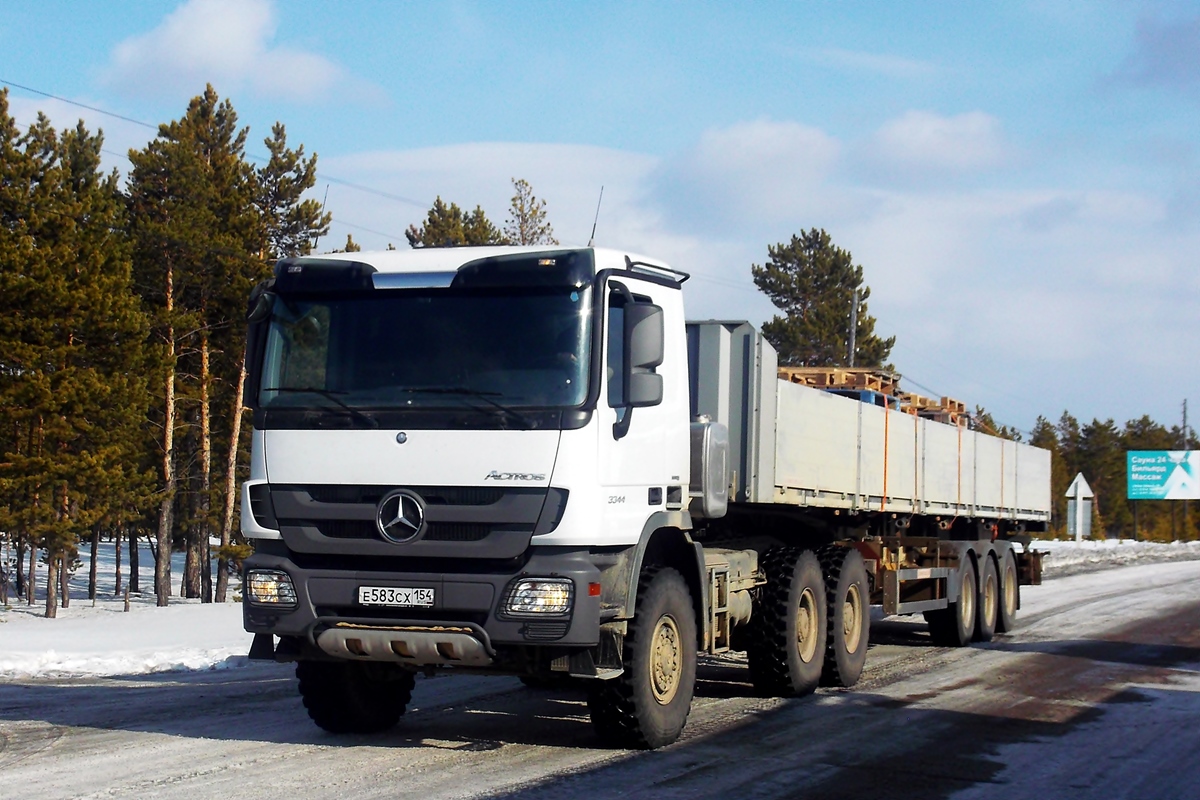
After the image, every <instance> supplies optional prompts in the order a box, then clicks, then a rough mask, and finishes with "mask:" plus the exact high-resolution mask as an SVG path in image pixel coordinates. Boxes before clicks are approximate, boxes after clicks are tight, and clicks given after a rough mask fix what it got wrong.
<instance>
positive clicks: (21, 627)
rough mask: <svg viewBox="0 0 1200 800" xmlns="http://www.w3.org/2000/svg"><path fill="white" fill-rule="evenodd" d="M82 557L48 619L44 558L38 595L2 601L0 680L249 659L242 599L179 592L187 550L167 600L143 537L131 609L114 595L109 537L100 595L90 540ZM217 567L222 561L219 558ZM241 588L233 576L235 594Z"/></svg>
mask: <svg viewBox="0 0 1200 800" xmlns="http://www.w3.org/2000/svg"><path fill="white" fill-rule="evenodd" d="M79 558H80V561H81V562H82V563H81V564H80V566H79V567H78V568H77V569H76V570H75V571H74V573H73V574H72V575H71V605H70V607H69V608H62V607H60V608H59V609H58V617H57V618H56V619H46V618H45V617H43V616H42V614H43V613H44V611H45V607H46V605H45V603H46V601H45V598H46V593H45V589H46V587H45V581H46V566H45V565H44V564H39V565H38V572H37V583H38V587H37V591H36V593H35V597H36V601H37V602H36V603H35V604H34V605H32V606H29V605H26V604H25V600H24V599H19V598H16V597H14V596H12V592H11V591H10V594H9V603H10V607H9V608H7V609H5V608H3V607H0V680H4V679H11V678H19V677H74V676H86V675H91V676H95V675H140V674H145V673H148V672H163V671H167V670H179V669H190V670H195V669H222V668H226V667H230V666H238V665H241V664H244V663H246V658H245V655H246V653H247V652H248V651H249V649H250V640H251V638H252V637H251V635H250V634H248V633H246V632H245V631H244V630H242V607H241V603H235V602H228V603H221V604H205V605H202V604H201V603H200V602H199V601H198V600H184V599H182V598H180V597H179V596H178V594H179V579H180V577H181V576H182V575H183V554H181V553H175V554H173V555H172V558H171V583H172V588H173V591H174V592H175V594H176V596H175V597H172V598H171V603H170V605H169V606H167V607H166V608H158V606H157V605H156V603H155V599H154V591H153V590H154V556H153V554H151V552H150V549H149V548H148V547H146V546H145V544H144V543H143V544H142V546H141V547H140V548H139V562H138V567H139V569H138V573H139V576H140V583H141V589H142V592H141V594H137V595H132V596H131V597H130V600H129V612H128V613H126V612H125V600H124V598H123V597H115V596H114V593H113V590H114V587H115V575H114V567H115V563H116V558H115V552H114V548H113V545H112V543H111V542H102V543H101V545H100V549H99V551H98V553H97V558H96V568H97V575H96V587H97V599H96V602H95V604H94V605H93V603H92V601H91V600H88V599H87V586H88V570H89V568H90V564H91V554H90V548H88V547H86V546H85V547H83V548H81V549H80V552H79ZM121 561H122V565H123V566H122V572H123V577H122V585H123V586H127V585H128V581H129V565H128V552H127V548H122V558H121ZM214 568H215V562H214ZM237 588H238V581H237V580H236V579H234V580H232V581H231V585H230V599H231V600H232V596H233V594H234V592H235V591H236V590H237Z"/></svg>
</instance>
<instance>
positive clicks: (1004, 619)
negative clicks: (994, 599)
mask: <svg viewBox="0 0 1200 800" xmlns="http://www.w3.org/2000/svg"><path fill="white" fill-rule="evenodd" d="M1020 605H1021V581H1020V579H1019V578H1018V577H1017V559H1016V558H1015V557H1014V556H1013V554H1012V551H1011V550H1009V551H1008V552H1006V553H1005V554H1004V569H1003V570H1002V571H1001V573H1000V615H999V616H998V617H997V618H996V631H997V632H999V633H1009V632H1010V631H1012V630H1013V629H1014V628H1016V627H1017V608H1018V607H1019V606H1020Z"/></svg>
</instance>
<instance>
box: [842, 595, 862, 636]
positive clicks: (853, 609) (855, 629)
mask: <svg viewBox="0 0 1200 800" xmlns="http://www.w3.org/2000/svg"><path fill="white" fill-rule="evenodd" d="M862 621H863V605H862V595H860V594H859V592H858V584H851V586H850V591H848V592H846V599H845V601H843V603H842V641H844V642H845V643H846V652H847V653H857V652H858V648H859V645H861V644H862Z"/></svg>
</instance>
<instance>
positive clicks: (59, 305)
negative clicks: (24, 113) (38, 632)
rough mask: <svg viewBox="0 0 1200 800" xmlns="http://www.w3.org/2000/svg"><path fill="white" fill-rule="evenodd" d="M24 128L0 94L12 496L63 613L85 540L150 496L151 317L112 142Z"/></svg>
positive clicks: (1, 485) (8, 482) (0, 380)
mask: <svg viewBox="0 0 1200 800" xmlns="http://www.w3.org/2000/svg"><path fill="white" fill-rule="evenodd" d="M15 131H16V129H15V125H14V124H13V122H12V120H11V118H10V117H9V116H8V108H7V94H4V93H0V140H2V142H0V170H2V171H3V173H4V175H3V178H4V179H3V180H0V184H3V189H0V209H2V210H0V219H3V224H0V352H2V353H3V356H0V358H2V359H3V361H2V362H0V408H2V409H4V412H3V413H4V415H5V417H6V418H5V419H4V425H3V428H4V432H5V434H7V436H6V438H5V439H4V440H3V441H2V444H3V449H4V453H3V455H2V456H0V495H2V496H3V499H2V500H0V503H2V504H3V515H4V516H5V517H6V519H5V520H3V521H2V522H3V523H4V524H5V525H6V526H8V527H10V529H15V530H17V531H18V532H19V534H20V535H22V537H23V539H24V541H25V543H26V544H27V545H28V546H29V547H30V548H31V552H30V556H31V558H30V563H31V565H32V564H33V563H34V559H33V557H32V556H33V552H32V550H33V549H36V548H38V547H40V548H42V549H43V550H44V561H45V563H46V565H47V592H46V616H48V617H53V616H55V615H56V614H57V606H58V602H59V600H60V599H61V600H62V602H63V603H64V605H65V604H66V603H67V602H69V597H68V596H67V595H66V588H67V578H68V573H69V571H70V570H72V569H74V568H75V566H76V564H77V563H78V562H77V559H76V553H77V546H78V542H79V540H80V537H81V536H84V535H87V534H88V533H89V532H90V531H91V530H92V529H93V528H94V527H95V526H97V525H100V524H105V523H106V522H107V521H109V520H111V519H113V518H115V517H117V516H119V515H121V514H122V513H123V511H124V509H125V507H126V506H127V505H128V504H129V502H130V500H131V499H133V500H134V501H136V498H137V496H138V488H139V486H138V485H139V478H140V474H139V469H138V462H139V454H138V449H139V447H138V446H139V444H140V425H139V420H140V419H141V418H143V415H144V413H145V409H146V402H147V393H146V385H145V379H144V374H145V347H144V346H145V339H146V335H147V320H146V318H145V316H144V315H143V314H142V313H141V311H140V310H139V308H138V304H137V300H136V298H135V296H134V295H133V293H132V292H131V290H130V260H129V249H128V245H127V242H126V240H125V237H124V235H123V233H122V227H123V218H122V204H121V202H120V196H119V194H118V189H117V187H118V181H117V176H116V175H115V174H112V175H108V176H105V175H103V174H102V173H101V172H100V148H101V143H102V137H101V136H100V135H98V134H97V135H92V134H90V133H89V132H88V131H87V130H86V128H84V126H83V124H82V123H80V124H79V125H78V126H77V127H76V128H75V129H73V130H70V131H67V132H65V133H64V134H62V135H61V136H59V135H58V134H57V133H56V132H55V130H54V129H53V128H52V127H51V125H50V123H49V120H47V119H46V118H45V117H44V116H41V115H39V118H38V122H37V123H36V124H35V125H33V126H32V127H31V128H30V130H29V132H28V133H26V134H25V135H24V136H21V137H19V138H17V137H16V135H15ZM31 572H32V570H31ZM29 600H30V601H32V592H30V594H29Z"/></svg>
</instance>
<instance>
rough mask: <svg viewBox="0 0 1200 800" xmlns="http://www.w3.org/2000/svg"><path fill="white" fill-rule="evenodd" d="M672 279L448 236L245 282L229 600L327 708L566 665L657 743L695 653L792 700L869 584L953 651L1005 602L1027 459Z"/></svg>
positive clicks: (632, 741)
mask: <svg viewBox="0 0 1200 800" xmlns="http://www.w3.org/2000/svg"><path fill="white" fill-rule="evenodd" d="M686 280H687V275H686V273H682V272H679V271H676V270H674V269H672V268H670V267H668V266H667V265H666V264H664V263H662V262H659V261H655V260H652V259H647V258H644V257H640V256H635V255H632V254H626V253H622V252H618V251H612V250H605V249H599V248H586V249H569V248H529V247H526V248H452V249H437V250H420V251H414V252H410V253H396V252H385V253H346V254H336V255H328V256H320V257H304V258H297V259H285V260H284V261H281V262H280V263H279V264H278V266H277V268H276V273H275V278H274V279H273V280H272V281H269V282H267V283H264V284H263V285H261V286H260V287H258V288H257V289H256V290H255V292H254V294H253V295H252V296H251V300H250V308H249V315H248V318H249V323H250V335H249V345H248V360H249V364H250V370H249V377H248V380H247V387H246V389H247V394H246V396H247V397H248V398H250V403H251V405H252V407H253V408H254V432H253V442H252V462H251V476H250V479H249V480H247V481H246V482H245V484H244V485H243V489H242V530H243V533H244V535H245V536H246V537H247V538H249V539H252V540H253V541H254V542H255V554H254V555H253V556H252V557H251V558H250V559H249V560H248V561H247V562H246V570H245V574H246V578H245V581H246V585H245V592H244V620H245V626H246V629H247V630H249V631H251V632H253V633H254V634H255V644H254V647H253V650H252V655H253V656H255V657H260V658H270V659H275V660H278V661H295V662H297V674H298V676H299V678H300V693H301V695H302V696H303V699H304V704H305V706H306V707H307V709H308V711H309V714H310V716H311V717H312V718H313V720H314V721H315V722H316V723H317V724H318V725H320V726H322V727H324V728H326V729H328V730H333V731H356V732H367V731H375V730H382V729H385V728H387V727H390V726H391V725H393V724H395V723H396V722H397V720H398V719H399V717H400V716H401V715H402V714H403V712H404V709H405V707H406V705H407V703H408V702H409V700H410V698H411V692H412V690H413V687H414V680H413V678H414V675H415V674H416V673H417V672H419V671H426V672H432V671H435V670H443V669H445V670H456V671H486V672H498V673H508V674H515V675H519V676H521V677H522V678H523V679H524V680H526V681H528V682H531V683H535V682H539V681H548V680H554V679H560V678H561V679H569V680H571V681H572V682H574V683H575V684H577V685H579V686H580V687H582V688H584V689H586V691H587V694H588V705H589V709H590V712H591V716H592V721H593V724H594V726H595V728H596V730H597V733H598V734H599V735H600V737H601V738H602V739H603V740H605V741H607V742H610V743H613V744H617V745H621V746H635V747H658V746H661V745H664V744H668V743H670V742H672V741H674V740H675V739H676V738H677V737H678V735H679V733H680V731H681V730H682V729H683V727H684V725H685V723H686V720H687V716H688V711H689V709H690V706H691V700H692V694H693V688H694V682H695V674H696V664H697V654H698V653H722V652H726V651H730V650H736V651H745V652H746V654H747V661H748V665H749V671H750V677H751V679H752V681H753V684H754V686H755V688H756V689H757V690H758V691H759V692H761V693H763V694H764V695H775V696H802V695H805V694H808V693H811V692H812V691H814V690H815V689H816V688H817V687H818V686H819V685H834V686H853V685H854V683H855V682H856V681H857V680H858V678H859V675H860V674H861V672H862V669H863V665H864V663H865V659H866V656H867V649H868V642H869V638H870V618H871V614H870V607H871V606H872V605H878V606H881V607H882V609H883V611H884V612H885V613H887V614H923V615H924V618H925V620H926V621H927V622H928V625H929V631H930V635H931V637H932V639H933V641H934V642H935V643H937V644H941V645H946V646H962V645H966V644H969V643H970V642H972V641H987V640H989V639H991V638H992V637H993V636H994V635H995V634H996V633H997V632H1005V631H1008V630H1010V629H1011V628H1012V627H1013V625H1015V621H1016V613H1017V609H1018V608H1019V605H1020V586H1021V585H1022V584H1029V583H1037V582H1040V572H1041V565H1040V558H1039V556H1038V554H1036V553H1033V552H1028V551H1027V549H1026V548H1024V547H1021V546H1014V544H1016V543H1020V542H1025V543H1027V542H1028V541H1029V533H1031V532H1035V531H1041V530H1044V529H1045V527H1046V524H1047V522H1048V521H1049V514H1050V460H1049V458H1050V457H1049V453H1048V452H1046V451H1044V450H1040V449H1038V448H1035V447H1031V446H1029V445H1025V444H1022V443H1019V442H1014V441H1009V440H1006V439H1002V438H999V437H996V436H993V435H989V434H988V433H986V432H983V431H979V430H974V429H972V428H971V427H970V426H968V425H967V424H965V423H966V421H967V419H968V416H967V415H966V414H965V413H962V411H963V409H950V410H949V411H947V410H946V409H941V410H940V411H938V412H937V414H933V415H932V416H935V417H936V418H933V419H931V418H927V417H929V416H931V414H928V413H926V410H925V409H922V408H918V406H919V405H920V404H915V403H912V402H910V403H908V404H907V405H906V404H905V403H902V402H901V397H900V395H899V394H898V393H897V390H896V387H895V386H894V385H892V384H894V381H892V383H889V385H888V387H887V388H886V389H885V390H884V391H881V392H877V391H873V390H872V391H866V390H863V391H858V390H852V391H826V390H825V389H822V388H816V387H813V386H808V385H802V384H801V383H797V382H795V381H794V380H793V378H795V377H796V376H795V374H794V372H789V371H788V370H786V369H784V370H780V368H779V366H778V364H777V359H776V355H775V352H774V350H773V349H772V347H771V345H770V344H769V343H768V342H767V341H766V340H765V339H763V337H762V336H761V334H759V333H758V332H757V331H756V330H755V329H754V327H753V326H751V325H750V324H748V323H745V322H739V321H732V322H730V321H704V322H685V316H684V307H683V297H682V291H681V288H682V285H683V283H684V282H685V281H686ZM847 395H849V396H847ZM939 415H940V416H939ZM941 419H948V420H950V421H952V422H953V423H954V424H946V422H943V421H939V420H941Z"/></svg>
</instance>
